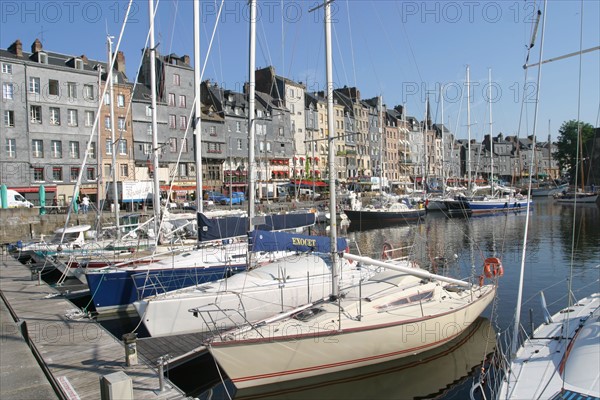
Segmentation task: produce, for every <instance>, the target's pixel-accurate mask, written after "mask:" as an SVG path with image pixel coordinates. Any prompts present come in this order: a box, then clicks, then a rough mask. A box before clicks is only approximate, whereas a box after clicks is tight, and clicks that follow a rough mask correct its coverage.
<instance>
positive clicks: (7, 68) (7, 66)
mask: <svg viewBox="0 0 600 400" xmlns="http://www.w3.org/2000/svg"><path fill="white" fill-rule="evenodd" d="M2 73H3V74H12V64H7V63H2Z"/></svg>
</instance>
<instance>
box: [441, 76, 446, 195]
mask: <svg viewBox="0 0 600 400" xmlns="http://www.w3.org/2000/svg"><path fill="white" fill-rule="evenodd" d="M440 103H441V106H442V118H441V120H442V125H441V126H440V129H441V130H442V170H441V171H440V172H441V174H442V198H444V197H446V172H445V171H444V168H445V167H446V156H445V153H446V147H445V142H444V136H445V135H444V85H443V84H442V87H441V88H440Z"/></svg>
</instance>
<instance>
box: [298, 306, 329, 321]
mask: <svg viewBox="0 0 600 400" xmlns="http://www.w3.org/2000/svg"><path fill="white" fill-rule="evenodd" d="M323 312H325V310H323V309H322V308H320V307H312V308H307V309H306V310H303V311H300V312H299V313H298V314H296V315H294V316H293V317H292V318H294V319H297V320H298V321H303V322H304V321H308V320H309V319H311V318H314V317H316V316H317V315H319V314H321V313H323Z"/></svg>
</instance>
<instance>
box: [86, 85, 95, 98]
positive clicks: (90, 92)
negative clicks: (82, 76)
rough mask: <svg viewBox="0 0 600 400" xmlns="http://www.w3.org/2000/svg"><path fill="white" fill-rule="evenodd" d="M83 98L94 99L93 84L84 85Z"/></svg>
mask: <svg viewBox="0 0 600 400" xmlns="http://www.w3.org/2000/svg"><path fill="white" fill-rule="evenodd" d="M83 98H84V99H86V100H94V86H93V85H83Z"/></svg>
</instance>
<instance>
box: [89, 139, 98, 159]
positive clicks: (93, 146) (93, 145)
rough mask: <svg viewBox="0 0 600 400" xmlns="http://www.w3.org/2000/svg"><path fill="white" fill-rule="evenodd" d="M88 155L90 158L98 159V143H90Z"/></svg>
mask: <svg viewBox="0 0 600 400" xmlns="http://www.w3.org/2000/svg"><path fill="white" fill-rule="evenodd" d="M88 154H89V156H90V158H96V142H92V143H90V148H89V151H88Z"/></svg>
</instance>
